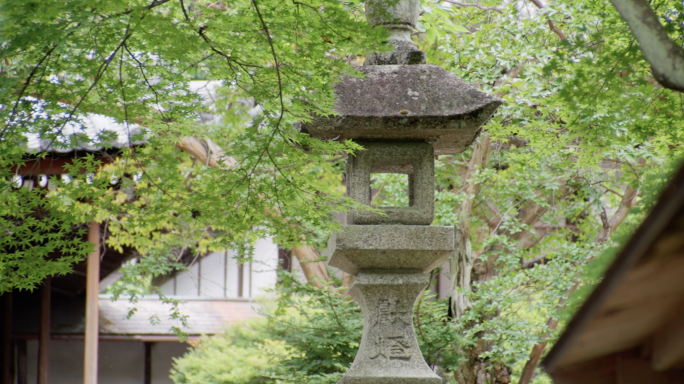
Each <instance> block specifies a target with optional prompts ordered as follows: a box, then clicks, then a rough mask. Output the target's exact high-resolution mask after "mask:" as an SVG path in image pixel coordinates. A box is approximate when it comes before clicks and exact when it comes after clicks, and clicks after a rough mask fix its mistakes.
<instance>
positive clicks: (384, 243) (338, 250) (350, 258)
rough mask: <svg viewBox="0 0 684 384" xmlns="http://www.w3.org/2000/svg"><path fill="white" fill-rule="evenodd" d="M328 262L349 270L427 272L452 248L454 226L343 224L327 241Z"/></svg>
mask: <svg viewBox="0 0 684 384" xmlns="http://www.w3.org/2000/svg"><path fill="white" fill-rule="evenodd" d="M328 249H331V251H332V257H331V258H330V262H329V264H330V265H331V266H333V267H337V268H339V269H341V270H343V271H345V272H347V273H349V274H352V275H357V274H359V272H362V271H363V270H374V271H379V270H386V271H387V270H395V271H396V270H400V269H408V270H414V271H420V272H424V273H427V272H430V271H431V270H433V269H434V268H436V267H438V266H440V265H442V264H443V263H444V262H445V261H446V260H447V259H448V258H449V255H450V254H451V253H452V252H453V250H454V227H433V226H424V225H346V226H344V227H343V230H342V231H340V232H337V233H333V235H332V236H330V240H329V241H328Z"/></svg>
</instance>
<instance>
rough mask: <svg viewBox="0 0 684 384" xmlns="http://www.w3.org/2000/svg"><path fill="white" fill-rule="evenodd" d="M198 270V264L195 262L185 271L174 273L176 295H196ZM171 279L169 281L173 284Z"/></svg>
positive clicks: (197, 290)
mask: <svg viewBox="0 0 684 384" xmlns="http://www.w3.org/2000/svg"><path fill="white" fill-rule="evenodd" d="M198 270H199V265H198V264H197V263H195V264H193V265H192V266H191V267H190V268H188V270H187V271H185V272H180V273H178V274H177V275H176V277H175V280H176V296H198V293H199V289H198V288H199V287H198V285H197V283H198V281H199V278H198V273H197V272H198ZM173 280H174V279H171V280H170V281H169V283H171V284H173Z"/></svg>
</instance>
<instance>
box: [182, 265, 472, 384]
mask: <svg viewBox="0 0 684 384" xmlns="http://www.w3.org/2000/svg"><path fill="white" fill-rule="evenodd" d="M280 277H281V279H282V281H283V284H281V285H279V287H278V288H277V289H276V292H275V293H276V294H277V306H275V308H270V306H269V305H266V307H267V308H270V309H267V310H266V311H265V315H266V316H265V317H264V318H259V319H258V320H256V321H254V322H251V323H249V324H247V325H236V326H233V327H231V328H229V329H228V330H227V331H226V333H224V334H221V335H217V336H213V337H209V338H206V339H203V341H202V342H200V344H199V346H197V347H195V348H194V349H193V350H192V351H191V352H189V353H188V354H186V355H185V356H183V357H181V358H179V359H176V361H175V364H174V370H173V374H172V377H173V379H174V381H175V382H176V383H178V384H181V383H183V384H186V383H187V384H191V383H196V384H199V383H205V382H206V383H226V384H228V383H229V384H234V383H235V384H237V383H252V382H255V383H256V382H259V383H266V382H271V381H269V380H273V381H274V382H278V383H281V384H286V383H292V384H294V383H316V384H334V383H336V382H338V381H339V380H340V378H341V377H342V375H343V374H344V373H345V372H346V371H347V369H348V368H349V367H350V366H351V364H352V362H353V361H354V356H355V355H356V351H357V350H358V348H359V342H360V341H361V334H362V331H363V317H362V314H361V310H360V308H359V307H358V305H357V304H356V303H355V302H354V301H352V300H350V298H349V297H348V296H346V294H345V291H344V289H341V288H335V287H334V285H333V284H328V285H326V286H324V287H322V288H316V287H313V286H311V285H308V284H302V283H301V282H299V281H298V280H297V278H296V276H295V275H293V274H290V273H286V272H285V273H281V274H280ZM447 308H448V306H447V302H446V300H434V297H433V296H431V295H429V294H425V295H424V296H423V297H421V299H420V304H419V305H417V306H416V310H415V314H414V322H415V323H416V325H417V327H416V328H417V334H418V340H419V343H420V346H421V350H422V351H423V355H424V357H425V359H426V361H427V362H428V364H430V365H431V366H433V367H436V366H438V365H440V366H445V365H446V366H452V365H453V366H455V365H456V364H457V361H458V353H457V349H458V348H457V346H458V343H459V342H460V341H461V337H460V336H459V332H458V331H459V329H458V328H457V325H456V324H455V323H452V322H449V321H448V320H447V318H446V316H447ZM266 322H267V323H266ZM274 340H277V341H274ZM255 355H258V356H259V357H260V358H263V359H266V360H259V361H258V362H257V363H256V364H254V365H253V366H252V367H246V366H245V364H244V362H246V361H247V360H249V359H251V358H252V356H255ZM233 356H242V357H239V358H237V359H238V360H239V361H240V362H241V363H242V364H240V363H237V362H230V359H231V357H233ZM266 361H268V363H266ZM200 371H201V373H200ZM243 375H244V376H243ZM265 377H268V378H269V379H268V380H267V379H265ZM219 378H220V379H219ZM220 380H223V381H220Z"/></svg>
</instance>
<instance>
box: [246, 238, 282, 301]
mask: <svg viewBox="0 0 684 384" xmlns="http://www.w3.org/2000/svg"><path fill="white" fill-rule="evenodd" d="M251 267H252V276H251V277H252V297H258V296H261V295H264V294H266V290H268V289H271V288H273V287H275V285H276V282H277V280H278V276H277V273H276V270H277V269H278V245H276V244H275V243H274V242H273V239H271V238H266V239H259V240H258V241H257V243H256V244H255V245H254V258H253V263H252V266H251Z"/></svg>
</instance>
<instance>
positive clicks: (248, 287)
mask: <svg viewBox="0 0 684 384" xmlns="http://www.w3.org/2000/svg"><path fill="white" fill-rule="evenodd" d="M236 257H237V253H236V252H235V251H233V250H228V251H219V252H212V253H210V254H209V255H206V256H204V257H203V258H201V259H199V260H197V261H196V262H195V264H194V265H193V266H192V267H190V268H189V269H188V271H186V272H181V273H178V274H176V276H175V277H173V278H171V279H169V280H168V281H166V282H164V283H163V284H161V286H160V287H159V288H160V289H161V291H162V293H164V294H165V295H168V296H185V297H203V298H230V299H232V298H237V297H239V295H238V293H239V289H238V282H239V278H238V273H239V270H240V266H239V264H238V261H237V258H236ZM242 268H243V278H242V297H244V298H250V297H251V298H253V297H258V296H262V295H264V294H266V291H267V290H268V289H270V288H273V287H275V284H276V281H277V274H276V270H277V268H278V245H277V244H275V243H274V242H273V239H271V238H264V239H259V240H258V241H257V242H256V244H255V245H254V254H253V261H252V262H245V263H243V265H242Z"/></svg>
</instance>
